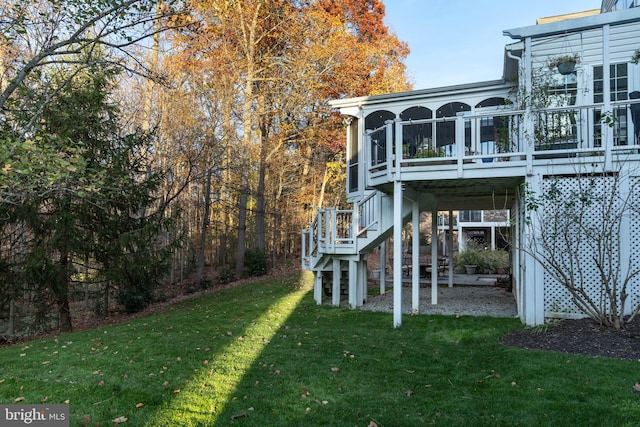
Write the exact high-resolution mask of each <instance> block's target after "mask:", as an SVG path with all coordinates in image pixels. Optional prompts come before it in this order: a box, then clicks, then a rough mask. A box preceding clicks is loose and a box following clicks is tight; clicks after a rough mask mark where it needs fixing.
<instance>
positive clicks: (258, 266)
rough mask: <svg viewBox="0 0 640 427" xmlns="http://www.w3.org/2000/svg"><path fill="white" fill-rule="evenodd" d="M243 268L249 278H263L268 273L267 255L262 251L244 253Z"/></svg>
mask: <svg viewBox="0 0 640 427" xmlns="http://www.w3.org/2000/svg"><path fill="white" fill-rule="evenodd" d="M244 267H245V270H246V272H247V274H248V275H249V276H263V275H265V274H267V272H269V254H268V253H267V251H265V250H262V249H249V250H248V251H247V252H246V253H245V259H244Z"/></svg>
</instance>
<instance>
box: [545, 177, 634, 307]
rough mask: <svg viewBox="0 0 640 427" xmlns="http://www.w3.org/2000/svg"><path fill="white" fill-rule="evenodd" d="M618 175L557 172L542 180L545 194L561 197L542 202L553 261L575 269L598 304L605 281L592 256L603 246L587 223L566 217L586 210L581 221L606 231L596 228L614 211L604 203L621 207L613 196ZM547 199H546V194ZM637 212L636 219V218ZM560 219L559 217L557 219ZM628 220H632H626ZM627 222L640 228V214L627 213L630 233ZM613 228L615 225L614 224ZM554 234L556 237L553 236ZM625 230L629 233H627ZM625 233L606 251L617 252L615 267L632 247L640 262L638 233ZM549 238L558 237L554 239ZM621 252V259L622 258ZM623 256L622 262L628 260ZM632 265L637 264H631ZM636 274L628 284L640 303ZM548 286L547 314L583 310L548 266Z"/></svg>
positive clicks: (579, 281) (568, 269)
mask: <svg viewBox="0 0 640 427" xmlns="http://www.w3.org/2000/svg"><path fill="white" fill-rule="evenodd" d="M615 180H616V178H611V177H602V176H595V177H582V178H578V177H553V178H546V179H545V180H544V181H543V194H550V192H553V191H555V192H556V194H557V197H556V199H555V200H554V201H549V200H546V201H545V203H544V204H543V206H542V209H541V212H543V216H542V218H539V219H541V222H540V226H541V227H542V228H543V229H544V232H543V233H541V234H540V236H546V237H551V238H550V239H549V240H548V241H547V244H546V247H551V248H552V250H551V252H552V256H553V258H554V260H555V261H556V262H557V261H561V262H562V263H564V268H563V271H565V272H571V274H572V275H573V277H574V280H573V283H574V284H575V285H576V286H578V287H580V288H581V289H583V290H584V292H585V293H587V294H588V295H589V296H590V298H591V299H592V300H594V301H596V303H606V302H604V301H601V300H600V295H601V292H600V290H601V286H602V282H601V279H600V274H599V271H598V268H597V263H596V262H594V261H593V259H594V258H598V249H597V247H596V243H597V240H598V239H596V238H593V237H590V236H589V231H587V230H585V229H584V228H580V227H579V226H577V225H576V224H575V222H571V221H566V220H565V218H567V217H568V216H569V215H581V217H582V219H581V220H580V221H579V222H580V223H581V224H583V225H584V224H588V226H589V227H592V228H593V229H594V231H593V233H594V234H596V235H602V233H601V232H598V231H597V230H599V229H600V227H602V225H603V219H604V218H610V215H609V214H606V213H604V209H603V206H604V207H612V212H619V211H620V208H619V206H620V203H621V198H620V197H610V196H609V195H610V194H611V188H612V186H613V184H615ZM581 195H583V196H584V197H582V199H583V200H585V201H586V200H591V204H586V205H585V204H581V202H580V199H581ZM634 197H635V198H636V200H639V199H640V192H638V191H636V194H635V195H634ZM541 200H542V199H541ZM569 201H575V204H574V205H573V206H571V205H568V204H567V203H568V202H569ZM631 217H632V218H631ZM555 218H557V219H555ZM627 219H629V220H631V221H630V222H627ZM627 227H630V230H635V231H637V230H640V228H639V227H640V220H639V219H638V214H637V213H636V214H632V215H627V216H626V218H625V220H624V223H623V226H622V231H626V233H628V230H627ZM614 230H616V229H615V228H614ZM554 233H555V235H554V236H552V235H553V234H554ZM626 233H625V234H626ZM617 234H619V235H621V239H620V245H618V240H617V239H614V241H613V243H612V248H613V250H612V251H605V253H607V254H608V252H612V253H613V259H614V261H613V263H612V268H616V266H617V264H618V263H619V262H620V260H621V259H622V260H624V259H629V258H628V257H629V251H630V250H632V251H635V253H634V254H632V257H631V259H632V260H634V261H633V262H635V263H636V268H638V267H637V263H638V262H640V261H639V260H638V251H639V249H638V248H639V247H640V238H639V237H638V235H637V234H638V233H637V232H631V233H629V234H630V235H631V238H630V239H629V238H628V237H627V236H626V235H623V234H621V233H619V232H618V233H617ZM549 242H553V244H550V243H549ZM576 253H578V254H579V257H577V258H576V257H575V256H572V254H576ZM621 257H622V258H621ZM625 264H626V262H625V261H623V262H622V264H621V265H623V266H624V265H625ZM632 267H633V266H632ZM639 280H640V279H637V280H636V281H635V282H634V283H633V288H631V289H629V290H630V291H632V292H629V293H630V294H631V296H632V298H633V300H632V301H631V303H632V304H633V303H635V304H637V303H638V300H639V299H640V295H639V294H638V290H639V289H640V287H639V284H638V281H639ZM544 287H545V288H544V289H545V292H544V294H545V306H544V308H545V314H546V315H547V316H549V315H551V316H557V315H562V316H571V315H580V314H582V313H581V311H580V310H579V309H578V307H577V306H576V305H575V304H574V303H573V302H572V301H571V295H570V293H569V291H568V290H567V289H566V288H565V287H564V286H563V285H561V284H560V283H559V282H558V280H557V279H556V278H555V277H554V276H553V275H551V274H550V273H549V272H548V271H547V269H545V273H544Z"/></svg>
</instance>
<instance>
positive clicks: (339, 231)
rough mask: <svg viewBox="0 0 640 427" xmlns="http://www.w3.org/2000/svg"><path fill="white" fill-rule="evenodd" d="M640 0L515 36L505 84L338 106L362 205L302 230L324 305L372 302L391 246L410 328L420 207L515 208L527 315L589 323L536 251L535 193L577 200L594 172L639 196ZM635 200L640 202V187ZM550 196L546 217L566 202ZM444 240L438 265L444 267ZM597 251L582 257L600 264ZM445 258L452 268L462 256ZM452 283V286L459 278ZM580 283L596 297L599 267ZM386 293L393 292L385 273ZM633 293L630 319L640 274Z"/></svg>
mask: <svg viewBox="0 0 640 427" xmlns="http://www.w3.org/2000/svg"><path fill="white" fill-rule="evenodd" d="M636 3H637V2H636V1H628V0H626V1H624V2H623V1H618V2H616V1H611V0H605V1H603V2H602V6H601V9H600V10H596V11H588V12H583V13H577V14H572V15H571V16H565V17H557V18H550V19H545V20H540V21H539V22H538V23H537V24H536V25H532V26H528V27H523V28H515V29H510V30H506V31H504V35H506V36H508V37H510V38H511V40H510V42H509V44H507V45H506V46H505V50H504V52H505V54H504V74H503V78H501V79H499V80H494V81H485V82H476V83H470V84H464V85H457V86H450V87H442V88H433V89H424V90H415V91H411V92H404V93H392V94H385V95H377V96H370V97H359V98H351V99H339V100H335V101H333V102H332V106H333V107H335V108H337V109H338V110H339V111H340V113H341V114H342V115H344V117H345V123H346V134H347V147H346V148H347V200H348V201H349V202H350V203H352V204H353V209H350V210H342V211H341V210H335V209H331V208H325V209H321V210H319V211H318V213H317V216H316V218H315V220H314V222H313V223H312V224H310V226H309V228H308V229H307V230H304V231H303V233H302V240H303V245H302V246H303V253H302V266H303V268H304V269H308V270H311V271H313V273H314V275H315V283H314V298H315V300H316V302H317V303H318V304H321V303H322V302H323V289H325V288H328V289H329V292H328V293H329V294H330V298H331V303H332V304H334V305H338V304H340V294H341V289H342V288H344V292H346V294H347V295H348V303H349V305H350V306H351V307H354V308H355V307H358V306H361V305H362V304H364V303H365V300H366V295H367V289H366V286H367V257H368V255H369V254H370V253H371V252H372V251H374V250H376V249H378V248H379V250H380V251H382V252H383V253H386V252H387V251H390V252H391V254H392V259H393V266H392V269H391V270H392V271H393V279H392V283H393V301H394V309H393V324H394V326H400V325H401V323H402V313H401V307H402V292H401V287H402V262H403V261H402V258H403V243H402V242H403V238H402V227H403V225H404V224H405V223H407V222H412V223H413V224H417V223H418V222H419V216H420V213H421V212H431V214H432V218H437V217H438V215H439V213H447V217H448V218H453V212H455V211H467V212H477V211H483V210H494V209H508V210H509V212H510V214H511V221H510V227H511V229H510V233H509V235H510V239H511V242H510V247H511V250H512V254H511V255H512V256H511V260H512V265H511V271H512V273H513V283H514V288H513V289H514V294H515V299H516V302H517V306H518V313H519V317H520V319H521V320H522V321H523V322H524V323H525V324H527V325H538V324H542V323H544V322H545V319H547V318H552V317H580V316H584V314H585V313H584V310H583V309H582V308H580V307H578V306H577V305H576V304H575V303H574V302H572V300H571V298H570V296H569V294H568V293H567V292H566V289H565V288H564V287H563V286H562V285H561V284H560V283H559V282H558V280H556V279H557V277H556V276H554V275H553V274H550V272H549V269H548V268H545V265H543V264H544V260H543V257H540V256H538V257H536V256H534V255H535V253H534V251H533V249H532V247H531V246H530V245H532V244H535V245H537V243H535V242H539V240H538V241H536V240H532V239H533V238H534V237H535V236H539V235H540V234H541V233H543V232H544V231H545V229H546V228H545V227H547V224H546V223H545V221H546V220H545V218H544V216H534V215H530V214H531V206H530V204H528V200H527V197H528V194H532V193H533V194H542V193H543V192H544V191H545V189H547V190H548V189H549V188H550V186H558V187H561V188H564V189H567V191H571V189H572V188H580V187H581V185H583V184H584V183H585V182H588V183H591V184H593V182H594V180H596V178H594V177H597V180H598V182H603V183H606V182H607V180H609V179H610V178H611V177H612V176H614V175H616V174H619V173H620V172H621V171H624V173H625V176H628V177H629V181H627V184H626V185H627V187H626V188H627V190H628V188H629V186H631V185H632V184H629V182H632V183H636V182H640V172H638V173H636V172H635V170H640V169H639V168H638V166H640V163H639V162H640V154H638V153H640V143H639V141H638V135H639V133H640V132H639V131H640V122H639V121H640V118H639V117H638V113H637V111H638V109H639V108H640V107H639V106H640V104H638V102H639V100H637V98H638V97H639V96H640V92H639V91H640V66H639V65H638V64H636V63H634V62H633V60H632V58H633V57H634V54H635V55H636V57H637V49H638V48H640V44H639V43H638V41H639V38H638V34H640V7H635V6H638V5H637V4H636ZM565 62H566V63H565ZM636 62H637V61H636ZM616 176H617V175H616ZM633 185H635V184H633ZM592 186H593V185H592ZM553 188H555V187H553ZM598 188H605V187H598ZM634 188H635V187H634ZM593 191H596V192H597V191H598V190H597V188H596V189H595V190H593ZM600 191H604V190H602V189H601V190H600ZM616 191H621V192H622V191H624V189H619V190H616ZM621 194H622V193H621ZM630 197H631V200H630V202H631V203H632V204H635V206H638V205H640V192H632V194H631V196H630ZM539 201H540V203H542V206H541V210H542V211H546V210H549V209H550V208H552V207H553V206H552V205H551V204H549V205H545V204H544V203H545V202H544V200H542V199H539ZM547 203H551V202H547ZM547 208H549V209H547ZM547 219H548V218H547ZM593 221H594V222H595V223H597V222H598V221H599V217H597V215H596V216H594V218H593ZM620 224H621V225H620V227H621V228H620V230H622V231H624V232H623V233H619V234H618V236H617V237H618V239H617V243H616V245H617V246H616V254H615V256H616V257H617V259H618V261H621V263H622V266H623V267H625V268H626V269H627V270H628V269H629V268H639V269H640V238H639V237H637V235H638V234H639V233H637V232H631V230H640V215H639V214H638V213H637V211H636V213H635V214H631V215H624V216H623V217H621V219H620ZM412 229H413V231H412V233H413V234H412V238H411V244H412V250H411V253H412V254H415V255H412V257H411V265H412V267H413V268H412V276H411V289H412V307H413V311H414V312H417V311H418V309H419V306H418V302H419V293H420V292H421V291H423V290H421V289H420V277H419V267H420V265H419V263H420V260H419V256H418V254H419V253H420V250H419V249H420V248H419V247H418V244H419V240H420V239H419V237H420V236H419V234H418V233H419V232H418V227H412ZM440 229H443V227H442V226H441V227H440ZM625 230H626V231H625ZM453 231H454V221H448V233H447V234H446V235H447V236H448V237H447V239H449V240H450V241H449V242H448V245H447V246H448V247H453V242H452V241H451V239H452V237H451V236H453V234H454V233H453ZM437 232H438V222H437V221H432V235H436V234H437ZM436 240H437V239H432V243H431V244H432V247H431V251H430V256H431V265H436V263H437V262H438V258H439V251H438V246H437V242H436ZM390 242H391V243H390ZM532 242H533V243H532ZM536 248H537V246H535V247H534V249H536ZM580 250H583V249H580ZM584 250H585V252H584V253H583V254H582V255H581V256H582V257H583V258H585V259H588V258H589V257H592V256H593V254H592V253H589V252H588V250H587V249H584ZM559 251H560V252H562V249H559ZM442 255H444V254H443V253H442V251H440V257H441V256H442ZM558 255H559V254H558ZM446 256H448V257H450V259H449V263H450V265H451V264H452V263H453V259H452V258H451V256H452V255H451V254H450V253H449V254H446ZM385 259H386V257H382V260H383V261H382V263H383V264H384V262H385V261H384V260H385ZM382 268H385V266H384V265H382ZM618 273H619V274H623V273H621V272H618ZM448 274H449V275H448V280H449V286H452V285H453V282H452V280H453V275H452V272H451V269H449V273H448ZM580 275H581V277H582V279H581V280H582V282H581V286H582V288H583V289H581V291H584V292H585V293H586V294H594V295H595V294H597V293H598V292H599V282H598V275H599V272H598V270H597V268H596V266H595V265H594V266H588V268H587V269H586V270H582V271H580ZM591 278H593V279H591ZM617 279H619V280H622V279H624V277H622V276H620V277H618V278H617ZM381 286H382V290H383V291H384V290H385V288H384V286H385V285H384V277H383V278H382V284H381ZM437 289H438V283H437V275H432V277H431V293H432V295H431V301H432V303H433V304H437V297H438V292H437ZM628 289H629V292H628V293H629V295H630V297H629V298H628V299H627V300H626V302H625V303H624V309H625V310H626V311H630V310H631V307H635V306H637V305H638V299H640V278H638V277H631V278H630V281H629V288H628Z"/></svg>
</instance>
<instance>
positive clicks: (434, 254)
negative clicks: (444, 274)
mask: <svg viewBox="0 0 640 427" xmlns="http://www.w3.org/2000/svg"><path fill="white" fill-rule="evenodd" d="M431 304H432V305H436V304H438V207H437V206H434V207H433V208H432V209H431Z"/></svg>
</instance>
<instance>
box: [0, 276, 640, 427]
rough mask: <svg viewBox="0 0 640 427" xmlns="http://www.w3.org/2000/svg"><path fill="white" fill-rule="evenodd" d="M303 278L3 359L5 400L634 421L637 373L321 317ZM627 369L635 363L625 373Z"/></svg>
mask: <svg viewBox="0 0 640 427" xmlns="http://www.w3.org/2000/svg"><path fill="white" fill-rule="evenodd" d="M311 283H312V280H311V278H310V276H309V275H308V274H303V275H291V276H289V277H286V278H284V279H278V280H266V281H262V282H258V283H254V284H249V285H244V286H239V287H236V288H232V289H229V290H225V291H221V292H218V293H214V294H211V295H208V296H205V297H202V298H197V299H194V300H191V301H188V302H184V303H181V304H180V305H178V306H175V307H174V308H172V309H171V310H170V311H167V312H165V313H160V314H157V315H154V316H149V317H146V318H142V319H138V320H136V321H133V322H130V323H127V324H121V325H114V326H110V327H106V328H101V329H96V330H94V331H87V332H82V333H75V334H66V335H64V336H60V337H58V338H55V339H50V340H42V341H39V342H35V343H33V344H30V345H29V346H27V348H25V347H22V348H15V349H3V350H2V351H0V362H1V364H0V367H1V368H0V383H1V384H2V385H1V386H0V399H1V401H2V402H4V403H11V402H12V401H13V400H14V399H15V398H16V397H17V396H21V397H23V398H24V402H25V403H40V402H41V401H42V399H43V398H44V397H46V398H47V399H48V402H49V403H63V402H64V401H68V402H69V405H70V409H71V416H72V421H71V425H73V426H84V425H86V426H89V425H111V424H112V421H113V420H114V419H117V418H118V417H125V418H127V424H125V425H131V426H154V427H156V426H213V425H216V426H227V425H244V426H249V425H251V426H296V425H300V426H302V425H304V426H315V425H322V426H332V425H333V426H344V425H363V426H367V425H369V424H370V423H371V422H374V423H375V424H376V425H378V426H392V425H393V426H397V425H421V424H440V425H492V426H496V425H498V426H499V425H522V426H540V425H554V426H563V425H567V426H575V425H584V426H588V425H619V426H624V425H634V424H633V422H635V420H637V419H640V407H639V405H638V404H637V395H636V394H634V392H633V391H632V387H633V384H634V383H635V382H636V381H638V379H637V378H636V377H635V372H636V371H637V369H636V367H635V364H634V362H629V361H618V360H606V359H604V360H603V359H596V358H586V357H579V356H567V355H562V354H549V353H542V352H534V351H526V350H519V349H512V348H509V347H506V346H504V345H502V344H500V343H499V337H500V336H502V335H503V334H505V333H506V332H508V331H510V330H513V329H514V328H518V327H521V325H520V324H519V321H518V320H517V319H493V318H474V317H443V316H422V315H421V316H404V318H403V327H402V328H400V329H393V328H392V327H391V325H392V321H391V319H392V315H391V314H390V313H373V312H365V311H353V310H348V309H343V308H334V307H328V306H317V305H315V303H314V302H313V299H312V293H311V292H310V291H311ZM632 364H633V366H631V365H632Z"/></svg>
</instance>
